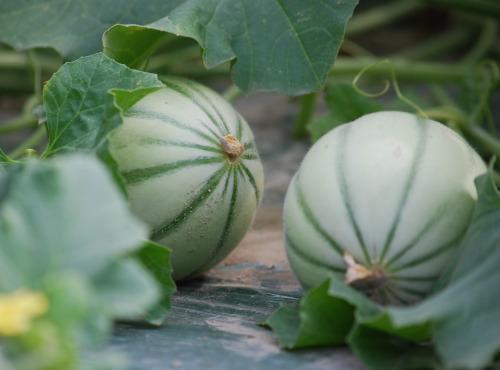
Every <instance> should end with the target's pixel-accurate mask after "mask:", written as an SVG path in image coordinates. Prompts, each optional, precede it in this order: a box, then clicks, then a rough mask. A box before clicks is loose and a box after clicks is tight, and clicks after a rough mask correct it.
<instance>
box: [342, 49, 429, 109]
mask: <svg viewBox="0 0 500 370" xmlns="http://www.w3.org/2000/svg"><path fill="white" fill-rule="evenodd" d="M380 64H387V65H388V66H389V71H390V77H391V81H389V80H388V79H385V80H383V81H382V82H383V83H384V88H383V89H382V90H380V91H379V92H376V93H369V92H367V91H364V90H362V89H361V88H360V87H359V86H358V82H359V80H360V78H361V77H362V76H363V75H364V74H365V73H366V72H367V71H368V70H369V69H372V68H375V67H377V66H378V65H380ZM391 82H392V86H393V88H394V92H395V93H396V96H397V97H398V99H399V100H401V101H403V102H405V103H406V104H408V105H409V106H410V107H412V108H413V109H415V111H416V112H417V114H418V115H419V116H421V117H424V118H429V117H427V114H426V113H425V112H424V111H423V109H422V108H420V107H419V106H418V105H417V104H415V103H414V102H413V101H411V100H410V99H408V98H407V97H405V96H404V95H403V93H402V92H401V90H400V89H399V84H398V81H397V78H396V71H395V70H394V66H393V64H392V63H391V61H390V60H389V59H383V60H380V61H378V62H375V63H372V64H369V65H367V66H366V67H364V68H363V69H362V70H361V71H359V73H358V74H357V75H356V77H354V80H353V81H352V86H353V88H354V90H356V91H357V92H358V93H359V94H361V95H364V96H367V97H369V98H376V97H379V96H382V95H384V94H385V93H386V92H387V91H388V90H389V88H390V86H391Z"/></svg>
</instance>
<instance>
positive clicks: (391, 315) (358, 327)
mask: <svg viewBox="0 0 500 370" xmlns="http://www.w3.org/2000/svg"><path fill="white" fill-rule="evenodd" d="M476 187H477V190H478V201H477V204H476V208H475V211H474V214H473V217H472V220H471V223H470V225H469V228H468V230H467V233H466V235H465V237H464V239H463V242H462V244H461V245H460V247H459V251H458V253H457V257H456V259H455V260H454V261H452V263H451V264H450V268H449V270H448V272H447V273H446V274H445V275H444V276H443V281H442V282H441V284H440V285H439V287H440V290H439V291H437V292H436V293H434V294H433V295H431V296H430V297H428V298H426V299H424V300H423V301H421V302H420V303H419V304H416V305H414V306H411V307H392V306H389V307H382V306H379V305H377V304H375V303H373V302H371V301H370V300H369V299H368V298H366V297H365V296H364V295H362V294H361V293H359V292H357V291H355V290H354V289H353V288H351V287H349V286H346V285H344V284H343V283H342V282H340V281H338V280H335V279H332V280H331V281H330V282H329V287H328V289H327V290H325V289H320V290H318V291H317V293H318V292H319V293H321V292H323V293H324V294H315V298H314V300H312V299H310V298H311V297H310V296H309V293H308V294H307V295H306V296H305V297H304V298H303V300H307V301H308V305H316V306H317V307H321V306H323V305H324V304H325V303H326V302H334V300H338V301H342V302H343V303H344V304H343V305H335V306H334V305H332V312H331V316H330V317H328V318H322V317H321V316H320V317H319V320H320V321H323V322H324V324H325V331H326V333H320V335H318V334H316V333H314V331H311V330H304V329H303V330H301V333H302V335H307V336H308V338H305V339H303V340H304V341H306V342H310V343H314V341H315V340H318V338H321V336H322V335H325V334H330V335H331V330H332V329H331V328H332V322H334V321H335V320H339V319H338V318H339V317H346V316H347V315H351V317H352V318H353V319H354V324H353V325H352V327H351V330H350V332H349V333H347V334H346V331H345V329H343V330H342V331H339V334H344V341H345V342H346V343H348V344H349V345H350V346H351V348H353V350H354V351H355V352H356V353H357V354H358V356H359V357H360V358H361V359H362V360H363V361H364V362H365V363H366V365H367V366H368V367H370V368H373V369H381V370H382V369H383V370H387V369H398V370H401V369H455V368H460V369H479V368H484V367H485V366H487V365H488V364H490V363H491V362H492V361H493V359H494V357H495V355H496V354H498V353H499V351H500V310H499V307H500V294H498V287H499V286H500V269H499V268H498V266H500V244H499V243H498V241H499V240H500V194H499V193H498V191H497V189H496V187H495V185H494V183H493V180H492V176H491V173H488V174H484V175H482V176H480V177H479V178H478V179H476ZM308 310H310V309H309V308H308ZM280 311H283V310H280ZM280 311H277V312H276V313H275V314H274V315H280V314H281V313H280ZM283 312H284V311H283ZM290 312H292V311H290V310H288V312H286V313H287V314H288V315H289V316H290ZM304 312H305V310H304V309H302V307H301V310H299V311H298V312H295V314H293V312H292V316H291V318H290V317H289V318H288V322H289V324H288V326H289V327H288V328H286V327H285V328H283V327H280V328H279V330H275V333H276V334H277V335H278V336H282V335H285V338H284V340H285V341H286V343H292V344H293V343H294V342H293V341H290V338H289V337H286V335H289V334H290V333H291V332H292V333H297V327H300V326H305V325H309V324H308V323H307V322H306V320H303V315H304ZM284 313H285V312H284ZM273 319H274V320H275V321H276V317H274V318H273ZM280 323H281V324H283V323H284V325H285V326H286V321H284V320H281V321H280ZM320 324H321V323H320V322H317V323H315V324H314V326H315V327H320V326H319V325H320ZM273 329H274V328H273ZM281 333H285V334H281ZM281 340H282V339H280V341H281ZM295 347H299V346H298V345H295Z"/></svg>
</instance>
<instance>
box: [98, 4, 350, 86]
mask: <svg viewBox="0 0 500 370" xmlns="http://www.w3.org/2000/svg"><path fill="white" fill-rule="evenodd" d="M356 5H357V1H356V0H342V1H337V0H326V1H311V0H309V1H304V0H288V1H278V0H275V1H255V0H241V1H238V2H234V1H226V0H192V1H187V2H185V3H183V4H181V5H180V6H179V7H177V8H176V9H174V10H173V11H172V12H171V13H170V14H169V15H168V16H167V17H165V18H163V19H160V20H158V21H156V22H154V23H151V24H147V25H144V26H133V25H128V26H127V25H117V26H114V27H112V28H111V29H110V30H108V31H106V33H105V34H104V37H103V43H104V52H105V53H106V54H107V55H109V56H111V57H112V58H114V59H116V60H118V61H120V62H123V63H126V64H128V65H132V66H133V65H136V64H137V63H138V62H139V61H140V60H141V59H143V58H144V57H145V56H146V55H147V54H148V51H149V50H151V46H152V45H155V44H156V43H157V42H158V40H159V39H160V38H161V37H162V35H161V32H169V33H172V34H174V35H179V36H184V37H190V38H193V39H195V40H196V41H197V42H198V43H199V44H200V46H201V47H202V48H203V62H204V64H205V66H206V67H207V68H212V67H215V66H217V65H219V64H221V63H223V62H226V61H229V60H232V61H233V64H232V77H233V80H234V82H235V83H236V85H237V86H238V87H239V88H240V89H241V90H243V91H245V92H249V91H256V90H269V91H278V92H280V93H282V94H285V95H301V94H305V93H308V92H312V91H318V90H320V89H321V88H322V87H323V85H324V83H325V80H326V76H327V74H328V72H329V71H330V68H331V67H332V65H333V63H334V61H335V59H336V57H337V53H338V50H339V47H340V44H341V42H342V39H343V37H344V32H345V26H346V22H347V20H348V19H349V18H350V17H351V15H352V12H353V10H354V7H355V6H356ZM140 40H144V42H143V43H141V42H140Z"/></svg>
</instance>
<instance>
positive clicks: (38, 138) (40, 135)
mask: <svg viewBox="0 0 500 370" xmlns="http://www.w3.org/2000/svg"><path fill="white" fill-rule="evenodd" d="M46 138H47V133H46V129H45V125H40V126H38V127H37V129H36V130H35V131H33V133H32V134H31V136H30V137H28V138H27V139H26V140H25V141H24V142H23V143H22V144H21V145H19V146H18V147H17V148H15V149H14V150H13V151H12V152H11V153H9V157H10V158H12V159H18V158H20V157H22V155H23V154H24V152H25V151H26V150H27V149H31V148H34V147H36V146H38V145H39V144H40V143H41V142H42V141H43V140H45V139H46Z"/></svg>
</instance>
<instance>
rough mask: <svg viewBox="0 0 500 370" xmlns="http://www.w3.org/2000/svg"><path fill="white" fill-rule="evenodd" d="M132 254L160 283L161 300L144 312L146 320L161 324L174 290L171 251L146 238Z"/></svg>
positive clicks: (169, 308) (168, 308)
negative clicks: (140, 246)
mask: <svg viewBox="0 0 500 370" xmlns="http://www.w3.org/2000/svg"><path fill="white" fill-rule="evenodd" d="M134 255H135V257H136V258H138V259H139V260H140V261H141V262H142V264H143V265H144V266H145V267H146V268H147V269H148V271H150V272H151V273H152V274H153V276H154V277H155V278H156V280H157V281H158V282H159V283H160V285H161V294H162V299H161V301H160V302H158V304H156V305H155V306H154V307H152V308H151V309H150V310H149V311H148V313H147V314H146V319H147V320H148V322H150V323H151V324H155V325H161V324H162V323H163V321H164V320H165V318H166V317H167V316H168V315H169V314H170V312H171V309H172V307H171V301H170V299H171V297H172V294H174V292H175V290H176V287H175V283H174V280H173V279H172V266H171V264H170V255H171V251H170V250H169V249H167V248H165V247H164V246H161V245H159V244H156V243H154V242H152V241H149V240H148V241H147V242H146V243H145V244H144V245H143V247H142V248H141V249H139V250H138V251H137V252H135V254H134Z"/></svg>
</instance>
